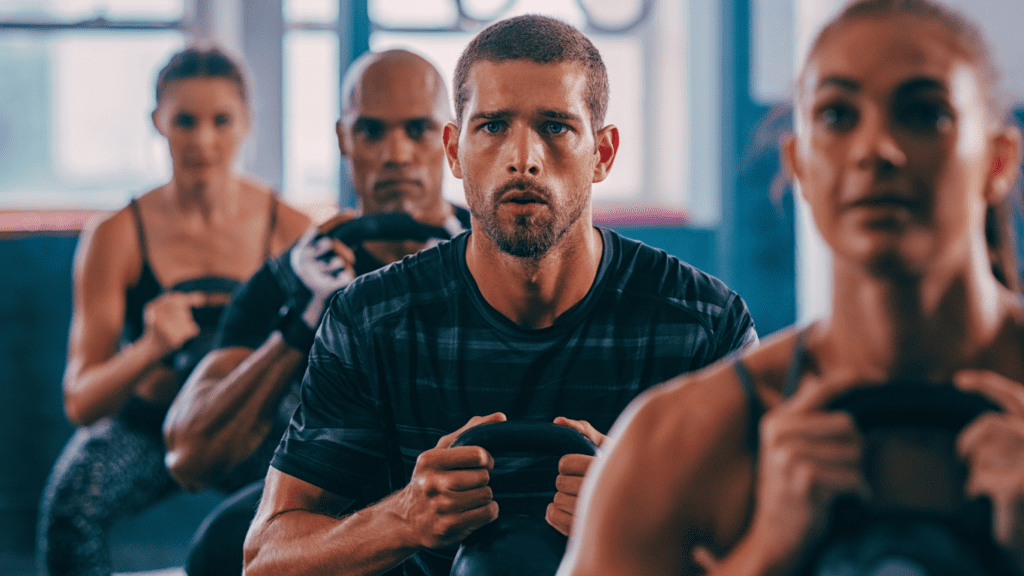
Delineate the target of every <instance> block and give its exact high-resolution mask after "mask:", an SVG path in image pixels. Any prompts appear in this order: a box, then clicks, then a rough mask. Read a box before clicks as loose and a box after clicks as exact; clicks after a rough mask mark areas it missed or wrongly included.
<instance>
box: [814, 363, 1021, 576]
mask: <svg viewBox="0 0 1024 576" xmlns="http://www.w3.org/2000/svg"><path fill="white" fill-rule="evenodd" d="M828 408H829V409H830V410H842V411H846V412H849V413H850V414H851V415H852V416H853V418H854V420H855V421H856V423H857V427H858V428H859V429H860V431H861V432H862V433H863V434H864V439H865V456H864V474H865V477H866V479H867V481H868V484H869V485H870V486H871V489H872V497H871V499H870V500H869V501H867V502H865V501H861V500H859V499H854V498H846V499H840V500H838V501H837V502H836V504H835V506H834V508H833V510H832V519H831V526H830V529H829V532H828V533H827V536H826V538H825V539H824V541H823V542H822V544H821V545H820V546H819V547H818V548H817V549H816V550H815V551H814V553H813V554H812V555H811V557H810V560H809V561H808V563H807V565H806V567H805V571H804V574H806V575H808V576H854V575H872V576H884V575H891V576H897V575H899V576H954V575H957V576H962V575H968V574H970V575H977V576H983V575H987V576H995V575H1000V576H1002V575H1006V576H1010V575H1015V574H1017V572H1016V570H1015V569H1014V568H1013V567H1012V564H1011V563H1010V562H1009V561H1008V559H1007V558H1006V556H1005V554H1004V553H1003V552H1002V551H1001V550H1000V549H999V548H998V547H997V545H996V544H995V541H994V539H993V536H992V529H991V525H992V524H991V514H992V511H991V504H990V502H989V501H988V500H986V499H978V500H973V501H968V500H967V499H966V496H965V495H964V482H965V480H966V476H967V471H966V466H965V465H964V464H963V463H962V462H961V461H960V460H959V458H958V457H957V454H956V450H955V442H956V437H957V435H958V434H959V432H960V431H961V430H962V429H963V427H964V426H966V425H967V424H968V423H969V422H971V421H972V420H974V419H975V418H977V417H978V416H979V415H980V414H982V413H984V412H987V411H993V410H994V411H998V410H999V407H998V406H997V405H995V404H994V403H993V402H991V401H990V400H988V399H987V398H985V397H984V396H981V395H979V394H973V393H967V392H963V391H961V390H959V389H957V388H955V387H953V385H952V384H934V383H920V382H894V383H889V384H886V385H881V386H873V387H868V388H860V389H857V390H854V391H852V392H850V393H848V394H846V395H844V396H842V397H840V398H837V399H835V400H834V401H833V402H831V403H830V405H829V406H828Z"/></svg>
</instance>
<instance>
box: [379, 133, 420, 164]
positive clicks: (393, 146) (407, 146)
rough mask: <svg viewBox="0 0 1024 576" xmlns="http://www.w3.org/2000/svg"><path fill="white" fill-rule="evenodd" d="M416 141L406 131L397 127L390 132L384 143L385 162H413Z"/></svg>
mask: <svg viewBox="0 0 1024 576" xmlns="http://www.w3.org/2000/svg"><path fill="white" fill-rule="evenodd" d="M415 149H416V143H415V142H413V140H412V138H410V137H409V135H408V134H406V133H405V130H401V129H395V130H391V131H389V132H388V134H387V137H386V142H385V145H384V154H385V155H386V158H385V162H387V163H390V164H409V163H411V162H412V159H413V156H414V153H415V152H414V151H415Z"/></svg>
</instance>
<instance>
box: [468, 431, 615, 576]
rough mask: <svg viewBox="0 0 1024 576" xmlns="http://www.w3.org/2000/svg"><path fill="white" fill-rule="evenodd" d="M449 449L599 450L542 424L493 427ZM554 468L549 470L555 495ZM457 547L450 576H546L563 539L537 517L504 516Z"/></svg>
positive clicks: (500, 452) (556, 561)
mask: <svg viewBox="0 0 1024 576" xmlns="http://www.w3.org/2000/svg"><path fill="white" fill-rule="evenodd" d="M452 446H453V447H454V446H480V447H481V448H483V449H485V450H487V451H488V452H489V453H490V454H491V455H492V456H494V457H498V456H508V455H514V454H544V455H550V456H559V457H560V456H563V455H565V454H586V455H588V456H593V455H594V454H596V453H597V447H596V446H594V443H593V442H591V441H590V440H589V439H588V438H587V437H586V436H584V435H583V434H580V433H579V432H577V431H575V430H573V429H571V428H566V427H565V426H558V425H555V424H549V423H546V422H494V423H490V424H481V425H480V426H476V427H474V428H470V429H469V430H466V431H465V432H463V433H462V434H461V435H459V437H458V438H456V440H455V442H454V443H452ZM557 476H558V470H557V468H556V469H555V470H552V471H550V477H551V482H550V485H551V489H552V491H554V486H555V478H556V477H557ZM495 500H497V501H498V507H499V512H498V518H497V519H496V520H495V521H494V522H491V523H490V524H487V525H486V526H483V527H482V528H480V529H478V530H476V531H475V532H473V533H472V534H470V536H469V537H468V538H466V540H465V541H463V543H462V546H460V547H459V551H458V553H457V554H456V556H455V562H454V563H453V564H452V571H451V576H524V575H529V576H549V575H553V574H554V573H555V572H556V571H557V570H558V565H559V563H560V562H561V561H562V556H564V555H565V545H566V542H567V540H568V539H567V538H566V537H565V536H563V535H562V534H561V533H560V532H559V531H557V530H555V529H554V528H552V527H551V525H550V524H548V523H547V521H546V520H545V519H544V517H543V515H541V516H532V515H530V516H528V515H523V514H503V513H502V512H501V509H502V503H501V499H500V498H499V497H497V496H496V497H495Z"/></svg>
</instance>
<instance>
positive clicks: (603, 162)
mask: <svg viewBox="0 0 1024 576" xmlns="http://www.w3.org/2000/svg"><path fill="white" fill-rule="evenodd" d="M594 138H595V139H596V140H597V142H596V144H597V150H596V151H595V154H597V164H595V165H594V179H593V180H592V181H593V182H601V181H603V180H604V179H605V178H607V177H608V173H609V172H611V170H612V164H614V163H615V154H616V153H617V152H618V151H619V129H618V128H617V127H616V126H615V125H614V124H609V125H607V126H605V127H604V128H601V129H600V130H598V131H597V134H595V135H594Z"/></svg>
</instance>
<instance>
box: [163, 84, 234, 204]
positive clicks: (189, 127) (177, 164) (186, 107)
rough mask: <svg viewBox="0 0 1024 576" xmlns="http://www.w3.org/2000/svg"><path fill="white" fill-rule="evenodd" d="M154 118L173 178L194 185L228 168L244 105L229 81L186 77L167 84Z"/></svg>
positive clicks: (217, 175) (231, 161) (218, 175)
mask: <svg viewBox="0 0 1024 576" xmlns="http://www.w3.org/2000/svg"><path fill="white" fill-rule="evenodd" d="M153 123H154V124H155V125H156V128H157V130H159V131H160V133H161V134H163V135H164V137H165V138H167V144H168V147H169V148H170V152H171V161H172V164H173V166H174V175H175V179H177V180H179V181H181V180H184V181H185V182H186V183H190V184H191V183H196V184H198V183H202V182H206V181H209V180H210V179H212V178H216V177H224V176H227V175H228V174H230V173H231V170H232V163H233V162H234V159H235V154H236V152H237V150H238V146H239V144H240V143H241V142H242V140H243V139H244V138H245V136H246V134H247V133H248V130H249V109H248V107H247V106H246V104H245V102H244V101H243V100H242V96H241V93H240V92H239V90H238V85H237V84H235V82H234V81H232V80H228V79H226V78H210V77H200V78H188V79H185V80H175V81H174V82H173V83H171V84H170V85H169V86H168V87H167V90H166V91H165V93H164V96H163V97H162V98H161V99H160V102H158V103H157V108H156V110H155V111H154V112H153Z"/></svg>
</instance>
